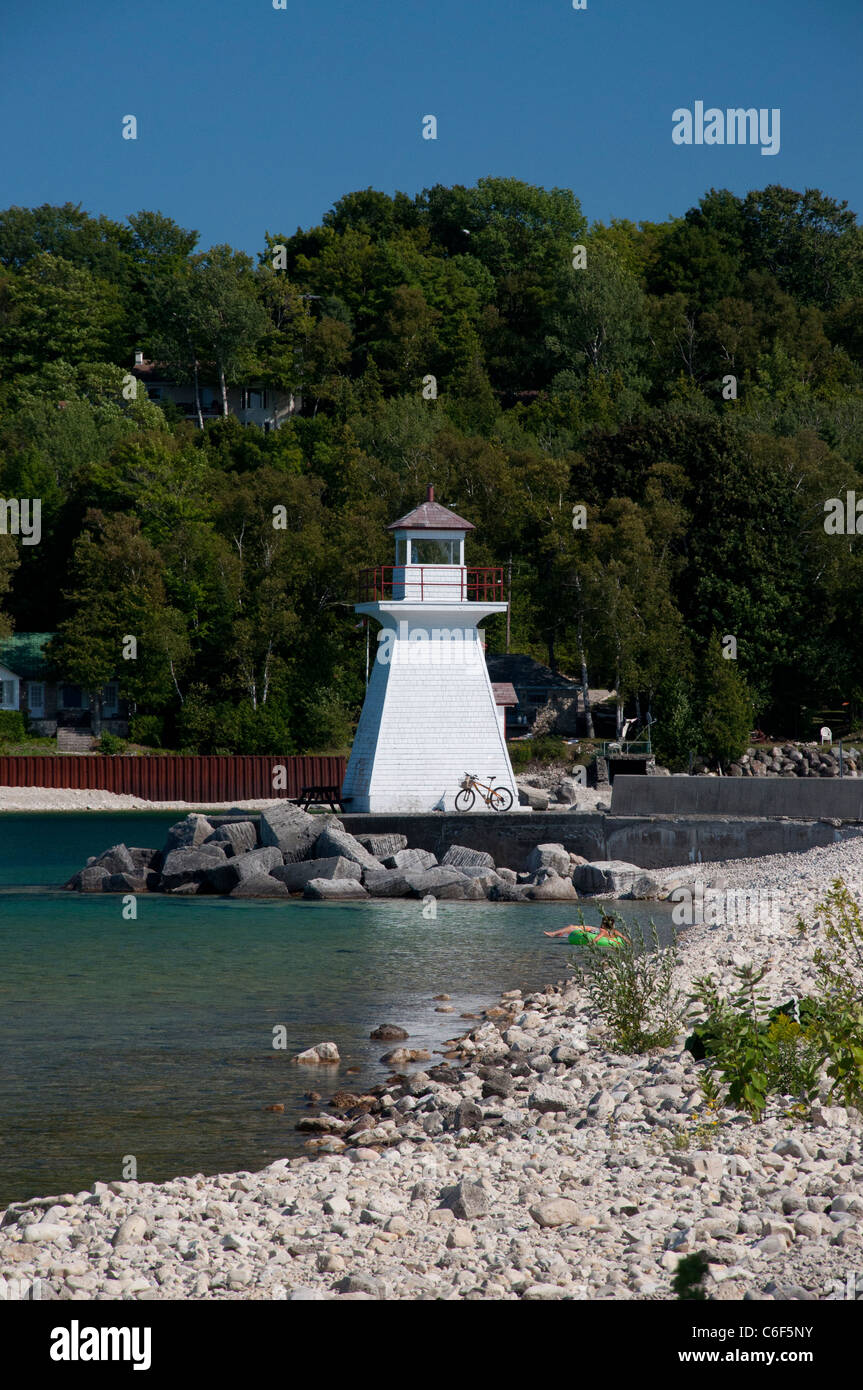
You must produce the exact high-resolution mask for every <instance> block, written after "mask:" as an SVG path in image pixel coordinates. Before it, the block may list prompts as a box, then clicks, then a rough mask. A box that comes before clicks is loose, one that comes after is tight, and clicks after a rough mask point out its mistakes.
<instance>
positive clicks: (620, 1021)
mask: <svg viewBox="0 0 863 1390" xmlns="http://www.w3.org/2000/svg"><path fill="white" fill-rule="evenodd" d="M581 920H582V922H583V920H584V919H583V918H582V919H581ZM640 936H641V940H640V941H639V942H637V943H636V942H635V940H634V939H633V938H634V934H630V936H629V939H628V940H627V941H626V942H625V943H624V945H623V947H621V948H620V949H619V950H608V949H607V948H604V947H602V946H597V945H595V944H591V945H589V946H586V947H584V948H583V952H582V953H581V954H580V957H579V958H578V959H576V960H575V962H574V964H575V968H576V971H577V974H578V977H579V979H580V981H581V983H582V984H583V986H584V988H585V989H586V990H587V993H588V996H589V998H590V1001H591V1003H592V1005H593V1007H594V1008H595V1010H596V1012H597V1013H598V1014H599V1016H600V1018H601V1019H602V1020H603V1022H604V1023H605V1024H606V1025H607V1027H608V1028H610V1030H611V1033H612V1037H613V1039H614V1044H615V1046H616V1047H618V1048H620V1050H621V1051H622V1052H650V1051H652V1050H653V1049H655V1048H658V1047H670V1046H671V1044H672V1043H673V1042H674V1039H675V1038H676V1037H677V1034H678V1032H679V1030H680V1027H681V1026H682V1024H683V1022H684V1020H685V1018H686V1015H687V1012H688V1001H687V999H686V997H685V996H684V995H683V993H682V992H681V991H680V990H679V989H678V988H677V984H676V980H675V971H676V967H677V965H678V963H679V960H680V954H679V951H678V948H677V941H676V939H675V940H674V942H673V944H672V945H671V946H660V944H659V935H658V933H657V930H656V926H655V924H654V923H653V922H651V923H650V930H649V933H648V934H647V935H645V932H644V929H643V928H641V930H640Z"/></svg>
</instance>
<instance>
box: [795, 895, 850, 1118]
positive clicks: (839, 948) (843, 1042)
mask: <svg viewBox="0 0 863 1390" xmlns="http://www.w3.org/2000/svg"><path fill="white" fill-rule="evenodd" d="M817 911H818V915H819V918H820V919H822V922H823V927H824V945H823V946H819V947H818V949H817V950H816V952H815V956H814V960H815V971H816V979H817V981H818V985H819V989H820V990H821V991H822V993H821V995H820V998H819V1016H818V1019H817V1021H816V1031H817V1035H818V1038H819V1041H820V1043H821V1046H822V1050H823V1053H824V1056H825V1059H826V1061H827V1075H828V1076H829V1077H830V1078H831V1080H832V1082H833V1087H832V1090H833V1092H835V1094H836V1095H837V1096H838V1097H839V1099H840V1100H841V1101H842V1103H843V1104H844V1105H855V1106H857V1107H858V1108H861V1107H863V917H862V916H861V912H860V908H859V906H858V904H857V903H856V902H855V900H854V898H853V897H852V896H851V894H850V893H849V891H848V889H847V888H846V886H845V884H844V883H843V882H842V880H841V879H836V880H834V883H833V887H832V888H831V890H830V892H829V893H828V894H827V896H826V898H825V899H824V901H823V902H822V903H819V904H818V908H817ZM799 926H800V928H801V929H802V930H804V931H805V930H806V928H805V926H804V925H803V923H802V922H801V923H799Z"/></svg>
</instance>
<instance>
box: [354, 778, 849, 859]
mask: <svg viewBox="0 0 863 1390" xmlns="http://www.w3.org/2000/svg"><path fill="white" fill-rule="evenodd" d="M629 780H632V781H636V782H640V781H642V780H647V779H642V778H640V777H636V778H632V779H629ZM659 780H660V779H659V778H656V779H654V778H650V781H651V782H653V781H657V782H658V781H659ZM665 780H667V779H663V781H665ZM681 780H682V779H681ZM692 780H693V781H694V780H696V779H694V778H693V779H692ZM710 780H713V779H710ZM717 780H718V779H717ZM861 782H863V779H861ZM616 785H617V783H615V786H616ZM341 820H342V821H343V823H344V826H345V829H346V830H349V831H350V832H351V834H353V835H372V834H376V835H379V834H386V833H398V834H402V835H406V836H407V840H408V844H409V845H410V846H411V847H412V848H417V849H427V850H431V851H432V852H433V853H434V854H437V855H438V856H440V855H442V854H443V853H444V852H445V851H446V850H447V849H448V848H449V846H450V845H454V844H459V845H467V846H470V848H471V849H478V850H485V851H486V852H487V853H488V854H490V855H491V856H492V857H493V859H494V861H495V863H496V864H498V865H505V866H507V867H509V868H512V869H522V868H523V867H524V861H525V860H526V858H527V856H528V854H529V853H530V851H531V850H532V849H533V847H534V846H535V845H541V844H548V843H551V844H562V845H565V846H566V848H567V849H568V850H570V851H572V853H574V854H581V855H583V856H584V858H585V859H591V860H592V859H624V860H627V861H628V862H629V863H631V864H638V865H639V867H641V868H643V869H659V868H668V867H670V866H671V865H674V864H686V863H698V862H701V861H709V860H715V859H749V858H756V857H758V856H761V855H765V854H800V853H802V852H803V851H804V850H808V849H813V848H814V847H815V846H816V845H831V844H834V843H835V842H836V841H838V840H845V839H849V838H853V837H855V836H859V835H861V834H863V825H834V824H832V823H830V821H829V820H826V819H825V820H800V819H797V820H791V819H779V818H767V817H742V816H734V817H731V816H715V815H714V816H709V815H707V816H704V815H702V816H699V815H690V816H679V815H677V816H675V815H651V816H618V815H603V814H601V813H599V812H574V811H563V812H536V811H535V812H533V813H532V814H531V815H524V814H523V813H521V814H520V813H518V812H510V813H504V814H501V815H496V814H494V813H488V812H482V813H474V814H472V815H455V814H453V815H450V814H446V813H444V814H440V813H427V814H421V815H401V814H393V815H380V814H379V815H345V816H342V817H341Z"/></svg>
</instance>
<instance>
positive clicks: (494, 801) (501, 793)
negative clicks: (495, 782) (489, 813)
mask: <svg viewBox="0 0 863 1390" xmlns="http://www.w3.org/2000/svg"><path fill="white" fill-rule="evenodd" d="M488 804H489V806H490V807H491V809H492V810H493V811H508V810H509V808H510V806H511V805H512V792H511V791H510V790H509V788H508V787H495V789H494V791H493V792H491V793H490V795H489V798H488Z"/></svg>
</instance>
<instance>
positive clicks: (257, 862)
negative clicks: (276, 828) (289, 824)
mask: <svg viewBox="0 0 863 1390" xmlns="http://www.w3.org/2000/svg"><path fill="white" fill-rule="evenodd" d="M202 848H204V849H211V848H215V849H221V846H220V845H216V846H213V845H204V846H202ZM223 854H224V851H223ZM281 867H282V851H281V850H280V849H277V848H276V846H275V845H263V846H262V847H261V849H251V850H249V851H248V852H247V853H246V854H235V855H234V856H233V857H232V858H231V859H225V860H224V862H223V863H221V864H215V865H214V866H213V867H212V869H210V870H209V872H208V873H206V874H205V875H204V877H205V879H206V882H207V883H208V884H209V885H210V887H211V888H212V889H213V891H214V892H216V893H230V892H232V891H233V890H234V888H236V886H237V884H238V883H242V882H243V881H244V879H247V878H257V877H259V875H261V874H268V873H270V871H271V870H272V869H276V868H279V869H280V868H281Z"/></svg>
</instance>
